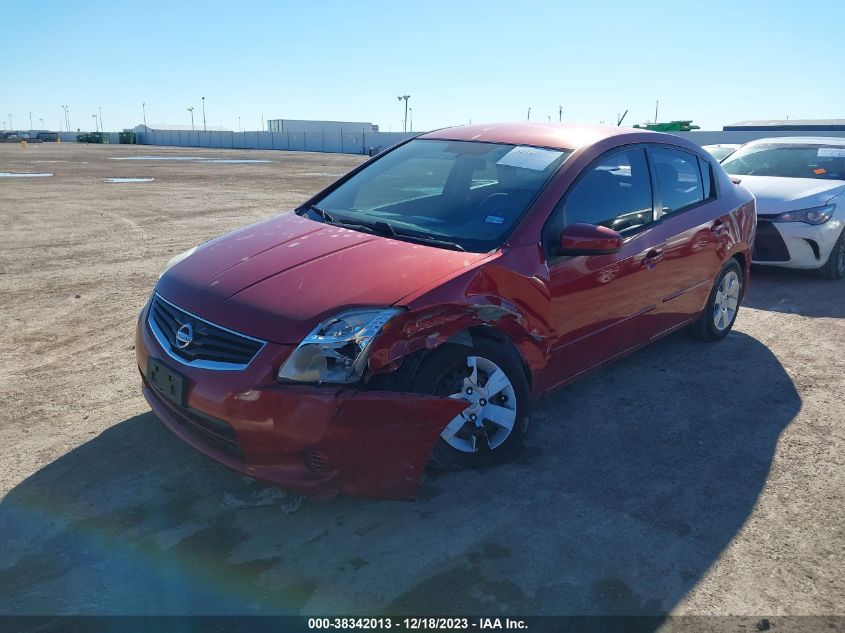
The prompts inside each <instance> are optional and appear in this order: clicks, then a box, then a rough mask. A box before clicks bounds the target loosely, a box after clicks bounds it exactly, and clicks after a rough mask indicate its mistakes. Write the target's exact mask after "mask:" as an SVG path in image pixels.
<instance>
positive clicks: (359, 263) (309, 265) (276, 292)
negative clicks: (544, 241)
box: [156, 213, 489, 344]
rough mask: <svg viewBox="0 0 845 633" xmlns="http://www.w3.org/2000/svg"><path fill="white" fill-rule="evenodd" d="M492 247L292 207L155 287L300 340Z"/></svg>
mask: <svg viewBox="0 0 845 633" xmlns="http://www.w3.org/2000/svg"><path fill="white" fill-rule="evenodd" d="M488 256H489V254H478V253H463V252H460V251H452V250H447V249H442V248H435V247H431V246H427V245H423V244H413V243H409V242H403V241H400V240H393V239H390V238H386V237H381V236H377V235H370V234H368V233H361V232H358V231H352V230H349V229H344V228H340V227H336V226H332V225H329V224H323V223H320V222H315V221H313V220H309V219H307V218H303V217H300V216H298V215H296V214H294V213H285V214H282V215H280V216H276V217H274V218H271V219H269V220H266V221H264V222H259V223H258V224H254V225H252V226H248V227H245V228H243V229H239V230H237V231H235V232H233V233H229V234H228V235H224V236H223V237H220V238H217V239H215V240H212V241H210V242H207V243H205V244H203V245H201V246H200V247H199V248H198V249H197V250H196V251H195V252H194V253H192V254H191V255H190V256H189V257H187V258H186V259H184V260H182V261H181V262H179V263H178V264H176V265H175V266H173V267H172V268H171V269H170V270H168V271H167V272H166V273H165V274H164V275H163V276H162V278H161V279H160V280H159V283H158V285H157V287H156V290H157V292H159V293H160V294H161V295H162V296H163V297H164V298H165V299H167V300H168V301H170V302H172V303H174V304H176V305H177V306H179V307H181V308H183V309H184V310H187V311H189V312H192V313H194V314H195V315H197V316H199V317H202V318H204V319H207V320H208V321H212V322H213V323H216V324H218V325H222V326H224V327H227V328H229V329H232V330H235V331H237V332H242V333H244V334H248V335H250V336H255V337H258V338H262V339H265V340H268V341H273V342H275V343H282V344H296V343H299V342H301V341H302V339H303V338H304V337H305V336H306V335H307V334H308V333H309V332H310V331H311V330H313V329H314V328H315V327H316V326H317V324H318V323H320V322H321V321H322V320H324V319H326V318H328V317H330V316H332V315H333V314H335V313H336V312H338V311H339V310H341V309H344V308H347V307H355V306H388V305H392V304H394V303H397V302H398V301H400V300H401V299H402V298H403V297H406V296H407V295H409V294H411V293H413V292H414V291H416V290H418V289H420V288H422V287H423V286H427V285H429V284H431V283H433V282H436V281H437V280H438V279H441V278H443V277H447V276H449V275H451V274H453V273H456V272H458V271H461V270H463V269H465V268H467V267H469V266H472V265H473V264H475V263H476V262H478V261H480V260H482V259H485V258H486V257H488Z"/></svg>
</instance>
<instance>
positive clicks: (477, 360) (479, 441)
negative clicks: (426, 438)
mask: <svg viewBox="0 0 845 633" xmlns="http://www.w3.org/2000/svg"><path fill="white" fill-rule="evenodd" d="M413 389H414V391H417V392H419V393H428V394H433V395H438V396H444V397H447V398H455V399H462V400H465V401H466V403H467V408H466V409H464V410H463V411H462V412H461V413H459V414H458V415H457V416H455V417H454V418H453V419H452V421H451V422H449V424H447V425H446V427H445V428H444V429H443V432H442V433H441V434H440V439H439V440H438V441H437V445H436V446H435V447H434V450H433V451H432V458H433V459H434V461H435V462H437V463H438V464H440V465H443V466H447V467H451V468H478V467H480V466H486V465H490V464H494V463H498V462H502V461H505V460H507V459H509V458H510V457H511V456H512V455H513V454H514V452H515V451H516V450H517V449H518V448H519V445H520V443H521V442H522V439H523V437H524V435H525V431H526V429H527V427H528V409H529V390H528V380H527V379H526V376H525V372H524V371H523V369H522V365H521V363H520V361H519V358H518V357H516V354H515V353H513V352H512V351H511V350H510V349H509V348H508V347H506V346H504V345H501V344H499V343H496V342H495V341H492V340H489V339H486V338H485V339H477V340H476V341H475V342H474V344H473V346H472V347H468V346H464V345H444V346H442V347H440V348H438V349H436V350H435V351H434V352H432V353H431V355H430V356H429V357H428V358H426V360H425V361H423V364H422V366H421V367H420V369H419V371H418V372H417V375H416V376H415V377H414V385H413Z"/></svg>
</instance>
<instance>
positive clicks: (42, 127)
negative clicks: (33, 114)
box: [38, 117, 44, 130]
mask: <svg viewBox="0 0 845 633" xmlns="http://www.w3.org/2000/svg"><path fill="white" fill-rule="evenodd" d="M38 120H39V121H41V129H42V130H43V129H44V117H38Z"/></svg>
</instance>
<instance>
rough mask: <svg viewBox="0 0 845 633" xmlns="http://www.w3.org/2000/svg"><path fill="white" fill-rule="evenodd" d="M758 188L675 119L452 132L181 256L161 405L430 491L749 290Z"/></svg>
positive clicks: (152, 368) (328, 477)
mask: <svg viewBox="0 0 845 633" xmlns="http://www.w3.org/2000/svg"><path fill="white" fill-rule="evenodd" d="M755 224H756V216H755V207H754V199H753V196H751V194H749V193H748V192H747V191H746V190H745V189H743V188H741V187H740V186H738V185H735V184H734V183H732V182H731V180H730V179H729V178H728V176H727V175H726V174H725V172H724V171H723V170H722V168H721V167H720V166H719V164H718V163H717V162H716V161H715V160H713V158H712V157H711V156H710V155H709V154H708V153H707V152H705V151H704V150H702V149H701V148H700V147H698V146H697V145H695V144H693V143H691V142H690V141H687V140H685V139H683V138H680V137H677V136H672V135H669V134H660V133H656V132H647V131H642V130H630V129H625V128H621V127H604V126H579V125H560V124H551V123H550V124H499V125H474V126H468V127H457V128H450V129H444V130H439V131H436V132H431V133H428V134H423V135H422V136H419V137H417V138H414V139H413V140H409V141H407V142H404V143H402V144H400V145H398V146H396V147H394V148H392V149H390V150H388V151H387V152H384V153H382V154H380V155H378V156H376V157H375V158H373V159H371V160H369V161H367V162H366V163H364V164H363V165H361V166H360V167H358V168H357V169H355V170H353V171H352V172H350V173H349V174H347V175H346V176H344V177H343V178H341V179H340V180H338V181H337V182H335V183H334V184H332V185H331V186H329V187H328V188H327V189H325V190H324V191H322V192H320V193H319V194H317V195H316V196H314V197H313V198H311V199H310V200H309V201H308V202H306V203H305V204H303V205H302V206H301V207H299V208H298V209H296V210H295V211H293V212H289V213H283V214H282V215H279V216H276V217H273V218H270V219H268V220H265V221H263V222H260V223H258V224H254V225H252V226H248V227H246V228H243V229H240V230H237V231H235V232H233V233H230V234H228V235H225V236H223V237H220V238H217V239H214V240H211V241H210V242H206V243H205V244H202V245H200V246H198V247H196V248H194V249H192V250H190V251H188V252H187V253H185V254H183V255H180V256H178V257H175V258H173V259H172V260H171V261H170V262H169V263H168V265H167V268H166V270H165V272H164V274H163V275H162V277H161V279H160V280H159V282H158V284H157V285H156V288H155V291H154V293H153V295H152V297H151V298H150V301H149V303H148V304H147V305H146V306H145V307H144V309H143V311H142V312H141V315H140V320H139V323H138V331H137V345H136V350H137V358H138V366H139V368H140V370H141V375H142V377H143V390H144V395H145V396H146V398H147V400H148V401H149V403H150V406H151V407H152V409H153V411H155V413H156V414H157V415H158V417H159V418H161V420H162V421H163V422H164V424H165V425H167V426H168V427H169V428H170V429H171V430H172V431H173V432H174V433H175V434H176V435H178V436H179V437H180V438H182V439H183V440H184V441H185V442H187V443H189V444H190V445H191V446H193V447H195V448H196V449H198V450H200V451H202V452H203V453H205V454H207V455H209V456H210V457H212V458H214V459H216V460H218V461H220V462H222V463H224V464H226V465H227V466H230V467H231V468H234V469H235V470H237V471H239V472H241V473H245V474H247V475H250V476H252V477H256V478H259V479H263V480H266V481H270V482H273V483H276V484H278V485H280V486H282V487H285V488H288V489H291V490H295V491H299V492H302V493H319V494H333V493H337V492H344V493H351V494H361V495H371V496H379V497H386V498H397V499H407V498H413V497H414V495H415V493H416V488H417V485H418V483H419V480H420V477H421V474H422V472H423V469H424V467H425V465H426V463H427V462H428V460H429V459H432V460H434V461H436V462H438V463H440V464H443V465H446V466H449V467H454V468H473V467H477V466H481V465H486V464H490V463H493V462H499V461H502V460H506V459H507V458H508V457H510V456H512V455H513V454H514V451H516V450H517V448H518V447H519V445H520V442H521V441H522V439H523V437H524V435H525V433H526V431H527V428H528V420H529V415H530V410H531V406H532V403H534V402H535V401H536V400H537V399H538V398H539V397H540V396H542V395H543V394H545V393H547V392H548V391H549V390H551V389H554V388H556V387H560V386H561V385H564V384H566V383H567V382H569V381H571V380H573V379H575V378H577V377H579V376H581V375H582V374H584V373H585V372H587V371H589V370H591V369H594V368H596V367H599V366H600V365H602V364H604V363H606V362H608V361H610V360H613V359H615V358H618V357H620V356H622V355H624V354H627V353H628V352H631V351H633V350H636V349H637V348H639V347H642V346H643V345H646V344H647V343H649V342H650V341H653V340H655V339H657V338H659V337H661V336H663V335H665V334H668V333H669V332H672V331H673V330H676V329H678V328H681V327H685V326H686V327H687V328H688V330H689V332H690V333H691V334H692V335H693V336H695V337H696V338H699V339H703V340H705V341H716V340H719V339H720V338H722V337H724V336H725V335H726V334H727V333H728V332H729V331H730V329H731V327H732V326H733V323H734V319H735V318H736V314H737V310H738V307H739V303H740V301H741V300H742V297H743V294H744V291H745V287H746V284H747V282H748V272H749V265H750V260H751V257H750V255H749V253H750V249H751V247H752V241H753V236H754V230H755Z"/></svg>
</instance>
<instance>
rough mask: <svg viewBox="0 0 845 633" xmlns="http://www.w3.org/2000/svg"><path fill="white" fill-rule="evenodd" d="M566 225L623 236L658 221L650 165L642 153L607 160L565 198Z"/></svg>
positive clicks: (615, 155) (631, 150) (621, 155)
mask: <svg viewBox="0 0 845 633" xmlns="http://www.w3.org/2000/svg"><path fill="white" fill-rule="evenodd" d="M563 202H564V207H563V213H564V222H565V225H569V224H575V223H576V222H583V223H586V224H595V225H599V226H606V227H608V228H611V229H613V230H615V231H619V232H620V233H625V232H630V231H634V230H636V229H638V228H640V227H642V226H644V225H646V224H649V223H650V222H652V221H653V219H654V211H653V204H652V195H651V180H650V179H649V172H648V163H647V161H646V157H645V152H644V150H642V149H630V150H626V151H623V152H618V153H616V154H612V155H611V156H609V157H607V158H604V159H603V160H602V161H601V162H600V163H599V164H598V165H596V166H594V167H592V168H590V171H589V172H588V173H587V174H586V175H585V176H584V177H583V178H581V180H579V181H578V182H577V183H576V184H575V186H574V187H573V188H572V190H571V191H570V193H569V194H567V196H566V198H564V201H563Z"/></svg>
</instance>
